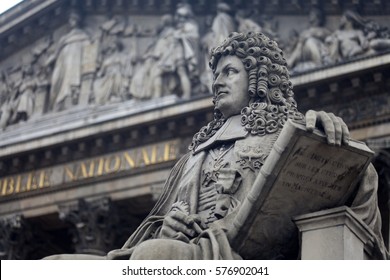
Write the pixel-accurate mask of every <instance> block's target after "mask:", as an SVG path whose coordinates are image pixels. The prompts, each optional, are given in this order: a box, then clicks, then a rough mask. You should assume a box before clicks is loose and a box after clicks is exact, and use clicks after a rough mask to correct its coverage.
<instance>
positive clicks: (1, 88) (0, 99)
mask: <svg viewBox="0 0 390 280" xmlns="http://www.w3.org/2000/svg"><path fill="white" fill-rule="evenodd" d="M0 78H1V80H0V129H4V128H5V126H6V121H5V119H8V117H7V115H8V113H7V111H8V109H7V107H8V100H9V96H10V94H11V89H10V85H9V81H8V77H7V73H6V72H5V71H1V73H0Z"/></svg>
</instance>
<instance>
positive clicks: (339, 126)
mask: <svg viewBox="0 0 390 280" xmlns="http://www.w3.org/2000/svg"><path fill="white" fill-rule="evenodd" d="M305 117H306V129H307V130H308V131H313V129H314V128H318V129H320V130H322V131H324V132H325V135H326V137H327V140H328V143H329V144H330V145H338V146H340V145H341V143H343V144H348V141H349V129H348V127H347V125H346V124H345V122H344V121H343V120H342V119H341V118H340V117H336V116H335V115H334V114H333V113H326V112H324V111H320V112H317V111H313V110H309V111H307V112H306V116H305Z"/></svg>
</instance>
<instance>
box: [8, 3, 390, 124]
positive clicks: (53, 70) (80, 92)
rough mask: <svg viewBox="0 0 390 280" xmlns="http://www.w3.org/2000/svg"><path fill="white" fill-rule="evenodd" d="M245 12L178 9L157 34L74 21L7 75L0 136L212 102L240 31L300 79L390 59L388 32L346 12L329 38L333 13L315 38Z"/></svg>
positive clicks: (134, 24)
mask: <svg viewBox="0 0 390 280" xmlns="http://www.w3.org/2000/svg"><path fill="white" fill-rule="evenodd" d="M238 8H241V6H237V7H236V6H234V4H231V5H228V4H226V3H223V2H219V1H218V3H217V6H216V12H215V13H212V14H207V15H196V14H195V13H194V12H193V10H192V7H191V5H189V4H183V3H179V4H178V5H177V7H176V9H175V10H174V11H173V12H172V13H170V14H165V15H163V16H162V17H161V18H160V21H159V22H158V21H156V22H155V23H154V24H150V25H145V24H144V22H142V21H140V20H139V19H138V18H136V17H133V16H130V15H127V14H124V13H121V14H119V13H118V14H113V15H111V16H110V17H108V18H106V19H102V17H101V16H100V20H95V19H92V18H93V15H87V14H85V13H84V14H83V13H81V12H80V10H78V11H75V10H74V11H72V12H71V13H70V14H69V16H68V23H67V24H66V25H65V26H64V27H63V29H62V30H63V31H62V33H61V32H59V33H58V34H57V31H56V32H53V33H52V34H50V35H49V36H48V37H47V38H41V39H40V40H39V41H38V42H37V43H35V45H34V46H33V48H32V51H30V53H29V54H30V55H29V57H30V58H29V59H23V60H21V61H17V63H15V64H14V65H13V66H12V67H7V68H4V69H0V77H1V83H0V128H1V129H4V128H6V127H7V126H9V125H12V124H17V123H20V122H24V121H26V120H29V119H34V118H36V117H39V116H41V115H42V114H46V113H51V112H57V111H62V110H67V109H69V108H72V107H73V106H90V105H91V106H93V105H105V104H109V103H113V102H123V101H126V100H129V99H133V100H139V101H142V100H147V99H153V98H159V97H162V96H166V95H171V94H176V95H178V96H180V97H182V98H187V99H188V98H190V97H192V96H193V95H196V94H199V93H207V94H209V93H211V91H212V89H211V84H212V74H211V71H209V69H208V57H209V53H210V50H211V49H212V48H213V47H214V46H215V45H218V44H219V43H221V42H220V41H221V38H225V37H226V36H227V34H228V33H230V32H232V31H241V32H245V31H248V30H249V29H250V30H252V31H256V32H262V33H264V34H266V35H267V36H269V37H271V38H272V39H275V40H277V41H278V43H279V44H280V45H281V46H282V48H283V49H284V51H285V53H286V58H287V60H288V64H289V66H290V67H291V69H292V72H293V73H302V72H305V71H309V70H313V69H315V68H318V67H322V66H325V65H334V64H336V63H340V62H345V61H348V60H350V59H354V58H356V57H362V56H366V55H372V54H377V53H381V52H383V51H388V50H389V49H390V31H389V29H388V28H387V27H384V26H381V25H380V24H378V23H377V22H375V21H373V20H371V19H366V18H363V17H362V16H360V15H359V14H358V13H356V12H352V11H345V12H344V13H343V14H342V15H340V19H339V21H340V22H339V24H338V27H336V28H332V29H330V28H328V26H330V24H327V22H326V21H325V20H326V17H327V15H326V14H324V13H323V11H324V9H320V8H318V7H316V6H315V5H313V8H312V9H310V10H309V14H308V17H307V21H308V24H307V28H295V27H294V25H291V26H288V28H287V29H286V28H284V27H282V26H281V25H280V24H281V22H279V19H278V18H277V16H276V15H274V17H271V16H270V15H268V14H267V13H262V12H261V11H257V10H256V9H248V8H246V9H245V10H243V9H238ZM111 14H112V13H111ZM279 25H280V26H279ZM282 28H283V32H281V31H282ZM283 34H284V35H283ZM288 34H289V35H288ZM282 35H283V36H282Z"/></svg>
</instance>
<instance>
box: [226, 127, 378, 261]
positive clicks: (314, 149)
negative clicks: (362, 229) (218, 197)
mask: <svg viewBox="0 0 390 280" xmlns="http://www.w3.org/2000/svg"><path fill="white" fill-rule="evenodd" d="M373 154H374V153H373V152H372V151H371V150H370V149H369V148H368V147H367V146H366V145H365V144H364V143H362V142H358V141H354V140H350V141H349V145H342V146H341V147H340V146H331V145H328V144H327V140H326V137H325V135H324V134H323V133H321V132H320V131H314V133H312V132H307V131H306V128H305V126H304V125H302V124H299V123H295V122H292V121H290V120H289V121H288V122H287V123H286V124H285V126H284V127H283V129H282V131H281V133H280V135H279V137H278V139H277V140H276V142H275V144H274V146H273V148H272V151H271V153H270V154H269V156H268V158H267V159H266V161H265V163H264V165H263V166H262V168H261V170H260V173H259V175H258V177H257V178H256V180H255V183H254V184H253V186H252V189H251V191H250V193H248V195H247V197H246V199H245V200H244V202H243V204H242V205H241V207H240V209H239V210H238V213H237V216H236V217H235V219H234V221H233V223H232V226H231V228H230V229H229V230H228V237H229V240H230V242H231V244H232V246H233V248H234V249H235V250H236V251H237V252H238V253H239V254H240V255H241V256H242V257H243V258H245V259H253V258H256V259H275V258H276V259H277V258H286V257H287V258H288V257H291V255H289V254H290V253H291V251H292V250H293V249H294V246H297V243H298V235H297V229H296V226H295V224H294V223H293V221H292V217H294V216H296V215H301V214H306V213H311V212H314V211H319V210H323V209H328V208H333V207H337V206H341V205H344V204H345V203H346V202H347V201H348V199H349V198H350V197H351V196H353V194H354V192H355V191H356V188H357V183H358V181H359V179H360V178H361V177H362V175H363V173H364V171H365V170H366V168H367V166H368V164H369V163H370V161H371V158H372V156H373Z"/></svg>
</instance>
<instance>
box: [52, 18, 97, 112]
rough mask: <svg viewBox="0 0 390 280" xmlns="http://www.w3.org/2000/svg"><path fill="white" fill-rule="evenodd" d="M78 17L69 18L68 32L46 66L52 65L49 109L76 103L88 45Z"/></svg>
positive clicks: (63, 107)
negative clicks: (83, 60)
mask: <svg viewBox="0 0 390 280" xmlns="http://www.w3.org/2000/svg"><path fill="white" fill-rule="evenodd" d="M80 21H81V18H80V15H79V14H77V13H74V12H72V13H71V14H70V16H69V26H70V28H71V29H70V31H69V32H68V33H67V34H66V35H64V36H63V37H61V38H60V40H59V42H58V44H57V46H56V50H55V52H54V53H53V54H52V55H51V56H50V57H49V58H48V60H47V62H46V65H50V64H54V69H53V74H52V76H51V84H50V85H51V88H50V109H51V110H53V111H61V110H65V109H68V108H69V107H71V106H73V105H74V104H76V103H77V100H78V96H79V94H80V87H81V78H82V77H81V75H82V57H83V51H84V47H85V46H86V45H87V44H89V43H90V38H89V36H88V34H87V33H86V32H85V31H84V30H83V29H81V27H80Z"/></svg>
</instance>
